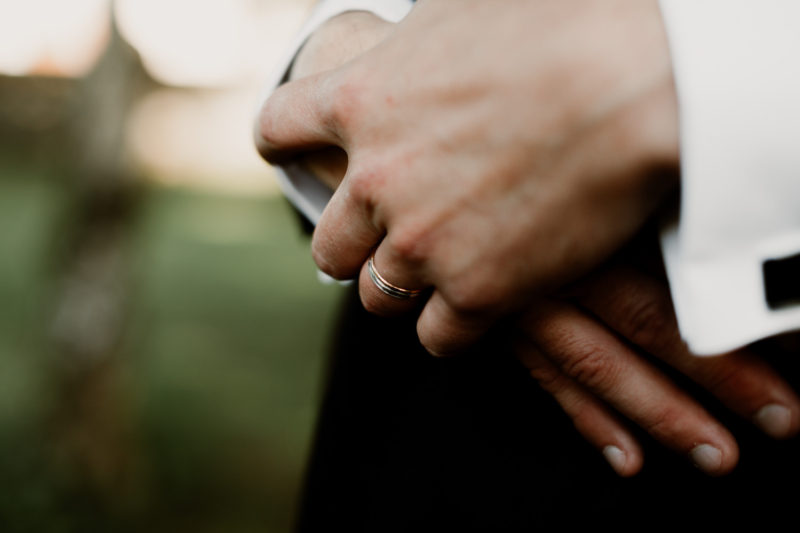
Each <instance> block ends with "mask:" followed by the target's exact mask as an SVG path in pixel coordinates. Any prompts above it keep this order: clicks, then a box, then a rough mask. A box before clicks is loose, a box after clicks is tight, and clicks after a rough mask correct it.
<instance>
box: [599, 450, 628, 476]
mask: <svg viewBox="0 0 800 533" xmlns="http://www.w3.org/2000/svg"><path fill="white" fill-rule="evenodd" d="M603 456H604V457H605V458H606V461H608V463H609V464H610V465H611V468H613V469H614V471H615V472H616V473H617V474H620V475H622V473H623V471H624V469H625V463H627V462H628V457H627V455H625V452H623V451H622V450H620V449H619V448H617V447H616V446H606V447H605V448H603Z"/></svg>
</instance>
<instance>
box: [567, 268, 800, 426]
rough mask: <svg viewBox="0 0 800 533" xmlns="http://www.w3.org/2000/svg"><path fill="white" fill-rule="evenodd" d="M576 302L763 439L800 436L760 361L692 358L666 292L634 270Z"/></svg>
mask: <svg viewBox="0 0 800 533" xmlns="http://www.w3.org/2000/svg"><path fill="white" fill-rule="evenodd" d="M578 301H579V303H580V304H581V305H582V306H584V307H585V308H587V309H588V310H590V311H591V312H592V313H594V314H595V315H596V316H598V317H599V318H600V319H601V320H602V321H603V322H605V323H606V324H607V325H608V326H609V327H610V328H612V329H613V330H615V331H617V332H618V333H619V334H620V335H621V336H622V337H624V338H626V339H628V340H629V341H630V342H632V343H634V344H636V345H637V346H640V347H641V348H643V349H644V350H645V351H647V352H648V353H650V354H652V355H654V356H656V357H658V358H660V359H662V360H664V361H665V362H667V363H668V364H670V365H671V366H672V367H674V368H675V369H677V370H679V371H680V372H682V373H683V374H685V375H686V376H688V377H689V378H690V379H692V380H694V381H695V382H697V383H698V384H700V385H701V386H703V387H704V388H706V389H707V390H709V391H710V392H711V393H713V394H714V395H715V396H716V397H717V398H719V399H720V401H722V402H723V403H724V404H725V405H726V406H727V407H729V408H730V409H731V410H733V411H734V412H736V413H738V414H740V415H741V416H743V417H745V418H748V419H750V420H752V421H753V423H755V424H756V425H757V426H758V427H760V428H761V429H762V430H763V431H764V432H765V433H767V434H768V435H770V436H772V437H775V438H786V437H789V436H792V435H794V434H796V433H797V432H798V430H800V398H798V396H797V394H796V393H795V392H794V391H793V390H792V388H791V387H790V386H789V384H788V383H786V381H785V380H784V379H783V378H781V377H780V375H778V373H777V372H775V371H774V370H773V369H772V368H771V367H770V366H769V365H768V364H767V363H766V362H764V361H763V360H762V359H760V358H758V357H756V356H755V355H753V354H751V353H748V352H747V351H746V350H740V351H738V352H735V353H731V354H727V355H725V356H720V357H697V356H695V355H692V353H691V352H690V351H689V349H688V347H687V346H686V344H685V343H684V342H683V341H682V340H681V338H680V333H679V331H678V325H677V321H676V319H675V313H674V311H673V308H672V301H671V299H670V296H669V292H668V291H667V288H666V287H665V286H664V285H663V284H662V283H660V282H659V281H658V280H656V279H654V278H652V277H650V276H647V275H645V274H642V273H640V272H637V271H636V270H634V269H629V268H623V267H619V268H615V269H612V270H608V271H606V272H603V273H601V274H599V275H598V277H597V278H596V279H595V280H593V281H592V283H591V284H588V285H586V286H584V287H582V288H581V289H579V291H578Z"/></svg>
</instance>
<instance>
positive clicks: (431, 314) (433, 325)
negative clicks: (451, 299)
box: [417, 291, 494, 356]
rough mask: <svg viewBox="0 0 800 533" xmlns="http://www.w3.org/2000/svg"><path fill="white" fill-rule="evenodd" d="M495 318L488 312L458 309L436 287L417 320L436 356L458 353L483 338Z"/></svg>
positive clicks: (424, 342) (419, 332) (421, 335)
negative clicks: (460, 310) (461, 310)
mask: <svg viewBox="0 0 800 533" xmlns="http://www.w3.org/2000/svg"><path fill="white" fill-rule="evenodd" d="M493 322H494V319H493V317H492V316H490V315H488V314H486V313H480V312H475V313H469V312H458V311H456V310H455V308H454V307H453V306H451V305H450V304H449V303H448V302H447V301H446V300H445V299H444V297H443V296H442V293H441V292H439V291H434V292H433V293H432V294H431V297H430V298H429V299H428V301H427V302H426V304H425V308H424V309H423V310H422V313H421V314H420V317H419V320H418V321H417V335H418V336H419V340H420V342H421V343H422V345H423V346H424V347H425V349H426V350H428V352H430V353H431V354H432V355H435V356H447V355H452V354H456V353H458V352H460V351H462V350H464V349H466V348H468V347H469V346H471V345H472V344H474V343H475V342H476V341H477V340H478V339H480V338H481V337H482V336H483V335H484V334H485V333H486V331H488V329H489V328H490V327H491V325H492V323H493Z"/></svg>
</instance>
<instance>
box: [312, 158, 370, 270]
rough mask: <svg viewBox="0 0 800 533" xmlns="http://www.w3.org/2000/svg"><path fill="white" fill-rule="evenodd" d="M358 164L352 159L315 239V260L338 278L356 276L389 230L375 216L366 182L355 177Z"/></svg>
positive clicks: (321, 221)
mask: <svg viewBox="0 0 800 533" xmlns="http://www.w3.org/2000/svg"><path fill="white" fill-rule="evenodd" d="M357 168H358V166H357V164H356V162H354V161H351V162H350V166H349V167H348V170H347V175H346V176H345V178H344V181H342V183H341V185H340V186H339V188H338V189H337V190H336V192H335V193H334V194H333V196H332V197H331V199H330V201H329V202H328V205H327V206H326V207H325V210H324V211H323V212H322V216H321V217H320V219H319V222H318V223H317V227H316V229H315V230H314V235H313V237H312V239H311V255H312V257H313V258H314V262H315V263H316V264H317V266H318V267H319V269H320V270H321V271H323V272H325V273H326V274H328V275H329V276H331V277H333V278H334V279H352V278H355V277H356V275H358V273H359V271H360V270H361V267H362V266H363V265H364V264H365V263H366V261H367V259H368V258H369V256H370V254H371V253H372V250H373V249H374V248H375V247H376V246H377V245H378V244H379V243H380V242H381V240H382V239H383V236H384V233H385V230H384V227H383V224H381V223H379V222H378V221H377V220H375V217H374V215H373V212H372V207H371V206H372V205H373V201H372V199H371V198H369V197H368V196H367V194H366V193H365V191H364V188H365V186H364V185H361V180H355V179H353V175H354V173H355V172H356V170H355V169H357Z"/></svg>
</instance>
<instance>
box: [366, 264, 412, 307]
mask: <svg viewBox="0 0 800 533" xmlns="http://www.w3.org/2000/svg"><path fill="white" fill-rule="evenodd" d="M367 270H369V277H370V279H371V280H372V283H374V284H375V286H376V287H378V289H380V291H381V292H382V293H383V294H386V295H388V296H391V297H392V298H397V299H398V300H409V299H411V298H414V297H415V296H419V295H420V294H421V293H422V291H423V289H413V290H412V289H404V288H402V287H398V286H397V285H393V284H391V283H389V282H388V281H386V279H385V278H384V277H383V276H381V275H380V274H378V271H377V270H375V252H373V253H372V255H371V256H370V257H369V261H367Z"/></svg>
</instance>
